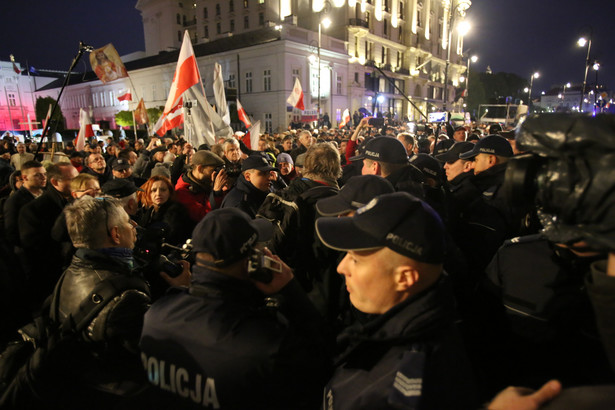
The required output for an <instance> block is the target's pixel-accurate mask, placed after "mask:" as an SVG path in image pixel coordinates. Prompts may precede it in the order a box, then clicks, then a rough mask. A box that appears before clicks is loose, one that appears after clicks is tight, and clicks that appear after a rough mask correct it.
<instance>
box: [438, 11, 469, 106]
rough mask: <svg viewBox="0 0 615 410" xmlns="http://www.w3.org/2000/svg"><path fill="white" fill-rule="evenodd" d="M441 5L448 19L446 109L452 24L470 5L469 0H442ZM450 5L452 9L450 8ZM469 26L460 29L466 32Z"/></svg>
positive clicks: (445, 69) (445, 72) (445, 80)
mask: <svg viewBox="0 0 615 410" xmlns="http://www.w3.org/2000/svg"><path fill="white" fill-rule="evenodd" d="M442 5H443V7H444V10H445V12H446V11H447V10H450V11H449V20H448V43H447V48H448V50H447V52H446V66H445V68H444V104H443V108H444V111H446V109H447V104H448V68H449V66H450V65H451V48H452V47H451V42H452V40H453V25H454V24H455V18H456V17H457V13H459V16H460V17H465V15H466V10H467V9H469V8H470V6H471V5H472V1H471V0H442ZM451 6H452V10H451ZM468 28H469V26H468V25H467V24H463V25H461V27H460V29H461V30H462V31H465V32H466V33H467V29H468Z"/></svg>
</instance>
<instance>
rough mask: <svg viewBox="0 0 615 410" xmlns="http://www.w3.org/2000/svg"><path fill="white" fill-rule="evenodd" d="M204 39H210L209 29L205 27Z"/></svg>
mask: <svg viewBox="0 0 615 410" xmlns="http://www.w3.org/2000/svg"><path fill="white" fill-rule="evenodd" d="M203 37H205V38H209V27H207V26H205V27H203Z"/></svg>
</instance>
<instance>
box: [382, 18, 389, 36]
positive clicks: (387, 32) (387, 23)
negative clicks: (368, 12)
mask: <svg viewBox="0 0 615 410" xmlns="http://www.w3.org/2000/svg"><path fill="white" fill-rule="evenodd" d="M383 27H384V36H385V37H388V36H389V20H388V19H384V22H383Z"/></svg>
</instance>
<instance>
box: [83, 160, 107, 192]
mask: <svg viewBox="0 0 615 410" xmlns="http://www.w3.org/2000/svg"><path fill="white" fill-rule="evenodd" d="M81 174H89V175H92V176H95V177H96V178H98V183H99V184H100V186H101V187H102V186H103V185H104V184H105V182H107V181H110V180H111V179H112V178H113V173H112V172H111V167H109V165H107V166H106V167H105V172H103V173H102V174H99V173H98V172H96V171H94V170H93V169H92V168H90V167H87V166H84V167H83V169H82V170H81Z"/></svg>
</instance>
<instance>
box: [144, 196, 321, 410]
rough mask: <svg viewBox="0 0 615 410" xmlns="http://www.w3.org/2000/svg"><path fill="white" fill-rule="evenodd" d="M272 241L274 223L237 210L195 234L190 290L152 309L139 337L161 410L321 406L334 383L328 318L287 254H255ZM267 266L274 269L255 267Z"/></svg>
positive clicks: (210, 219) (208, 220)
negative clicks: (324, 324) (325, 328)
mask: <svg viewBox="0 0 615 410" xmlns="http://www.w3.org/2000/svg"><path fill="white" fill-rule="evenodd" d="M270 235H271V223H270V222H269V221H266V220H258V219H257V220H251V219H250V218H249V217H248V215H246V214H245V213H244V212H242V211H240V210H239V209H237V208H224V209H218V210H215V211H212V212H210V213H208V214H207V215H206V216H205V218H203V220H202V221H201V222H200V223H199V224H198V225H197V227H196V228H195V230H194V232H193V246H194V247H193V251H194V253H195V256H196V263H195V265H194V266H193V267H192V285H191V287H190V288H189V289H175V290H174V291H171V292H170V293H168V294H167V295H166V296H164V297H162V298H161V299H159V300H158V301H157V302H155V303H154V304H153V305H152V307H151V308H150V310H149V311H148V313H147V315H146V317H145V323H144V326H143V332H142V337H141V348H142V352H143V353H142V360H143V364H144V366H145V369H146V371H147V375H148V379H149V381H150V383H151V384H153V385H154V386H156V387H157V389H158V391H159V392H160V395H161V397H160V400H161V401H160V402H161V403H165V404H166V407H164V406H163V408H191V407H194V408H199V409H203V408H211V409H214V408H215V409H217V408H223V409H247V408H250V409H261V408H263V409H264V408H266V409H276V408H286V409H288V408H293V409H296V408H299V409H301V408H306V407H310V406H311V407H313V406H314V405H316V406H317V405H318V403H319V402H320V400H321V397H322V387H323V385H324V382H325V381H326V378H327V377H328V373H327V367H328V366H327V364H328V360H327V357H326V353H325V349H324V345H325V344H324V340H323V337H322V336H321V334H322V329H321V322H320V318H319V315H318V313H317V312H316V310H315V309H314V307H313V306H312V305H311V303H310V302H309V300H308V298H307V296H306V294H305V293H304V292H303V290H302V289H301V287H300V285H299V284H298V282H297V281H296V280H295V279H293V273H292V271H291V270H290V268H289V267H288V266H287V265H286V264H284V263H283V262H282V261H281V259H280V258H279V257H277V256H274V255H272V254H271V253H270V252H269V251H268V250H266V249H265V250H264V255H266V256H267V258H265V259H263V258H262V255H261V256H259V255H258V254H255V252H254V246H255V245H256V242H257V241H263V240H266V239H268V236H270ZM263 260H266V265H267V266H270V268H271V269H266V268H259V269H256V268H257V267H258V266H260V265H261V263H260V262H262V261H263ZM251 261H253V262H254V261H258V262H255V263H252V262H251ZM267 276H268V277H267Z"/></svg>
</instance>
